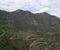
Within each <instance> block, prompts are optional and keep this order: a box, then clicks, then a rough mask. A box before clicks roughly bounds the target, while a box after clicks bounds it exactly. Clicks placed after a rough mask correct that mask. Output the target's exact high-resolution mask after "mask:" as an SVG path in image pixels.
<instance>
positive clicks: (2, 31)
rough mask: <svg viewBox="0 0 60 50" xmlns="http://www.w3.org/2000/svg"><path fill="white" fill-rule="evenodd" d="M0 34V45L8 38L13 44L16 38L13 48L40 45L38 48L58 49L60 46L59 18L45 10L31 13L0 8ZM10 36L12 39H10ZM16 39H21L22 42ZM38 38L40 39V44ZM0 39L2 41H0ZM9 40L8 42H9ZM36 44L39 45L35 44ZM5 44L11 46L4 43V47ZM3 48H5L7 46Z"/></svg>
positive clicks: (28, 47) (33, 47)
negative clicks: (7, 10)
mask: <svg viewBox="0 0 60 50" xmlns="http://www.w3.org/2000/svg"><path fill="white" fill-rule="evenodd" d="M0 35H2V36H0V38H2V40H0V44H1V45H3V44H4V45H6V43H7V42H8V41H9V39H10V41H13V42H12V43H13V44H14V41H15V42H16V40H17V42H18V44H19V45H16V46H15V45H13V46H14V47H13V48H14V50H15V49H16V48H19V46H20V47H21V48H23V47H24V49H21V50H38V48H37V47H42V48H39V49H44V50H47V49H48V50H49V49H50V50H54V49H56V50H59V49H60V48H58V47H60V45H59V44H60V39H59V38H60V18H58V17H56V16H53V15H50V14H48V13H46V12H43V13H37V14H33V13H31V12H29V11H23V10H16V11H13V12H6V11H3V10H0ZM29 36H30V37H29ZM3 37H4V38H3ZM11 38H12V39H13V40H11ZM40 38H41V39H40ZM5 39H6V40H5ZM14 39H16V40H14ZM18 39H20V40H21V39H22V40H21V41H22V42H21V41H19V40H18ZM23 39H24V42H23ZM27 39H28V40H27ZM32 39H33V40H32ZM42 39H43V40H42ZM40 40H41V41H42V44H41V46H40V42H41V41H40ZM2 41H4V43H1V42H2ZM10 41H9V44H10V43H11V42H10ZM43 41H44V42H43ZM19 42H20V43H21V44H20V43H19ZM37 42H38V43H37ZM25 43H26V44H25ZM45 43H46V44H45ZM49 43H51V44H49ZM37 44H39V45H38V46H37ZM21 45H22V46H21ZM35 45H36V47H35ZM42 45H43V46H42ZM44 45H46V47H47V48H46V47H45V46H44ZM7 46H9V48H11V46H10V45H6V47H7ZM17 46H18V47H17ZM49 46H50V47H49ZM52 46H53V48H52ZM26 47H27V48H26ZM31 47H32V48H31ZM55 47H56V48H55ZM4 49H6V50H7V48H4ZM4 49H2V50H4ZM10 50H11V49H10ZM12 50H13V49H12ZM16 50H18V49H16Z"/></svg>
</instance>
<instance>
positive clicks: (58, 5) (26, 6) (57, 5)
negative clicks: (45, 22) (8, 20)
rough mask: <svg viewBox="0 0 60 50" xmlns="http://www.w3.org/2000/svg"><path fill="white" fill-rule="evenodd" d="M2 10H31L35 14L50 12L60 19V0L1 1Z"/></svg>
mask: <svg viewBox="0 0 60 50" xmlns="http://www.w3.org/2000/svg"><path fill="white" fill-rule="evenodd" d="M0 9H2V10H7V11H14V10H17V9H22V10H29V11H31V12H34V13H41V12H48V13H50V14H52V15H56V16H58V17H60V0H0Z"/></svg>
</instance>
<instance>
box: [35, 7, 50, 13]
mask: <svg viewBox="0 0 60 50" xmlns="http://www.w3.org/2000/svg"><path fill="white" fill-rule="evenodd" d="M49 11H50V9H49V8H48V7H46V8H42V9H40V10H38V11H36V12H34V13H42V12H49Z"/></svg>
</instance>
